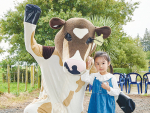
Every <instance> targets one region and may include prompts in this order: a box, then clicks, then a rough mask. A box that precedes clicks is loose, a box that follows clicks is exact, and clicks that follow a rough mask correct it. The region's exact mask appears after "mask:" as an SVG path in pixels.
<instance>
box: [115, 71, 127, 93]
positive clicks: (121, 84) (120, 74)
mask: <svg viewBox="0 0 150 113" xmlns="http://www.w3.org/2000/svg"><path fill="white" fill-rule="evenodd" d="M113 75H119V80H118V81H117V83H118V86H119V85H120V87H121V91H123V85H125V77H124V75H123V74H122V73H114V74H113ZM117 78H118V77H117Z"/></svg>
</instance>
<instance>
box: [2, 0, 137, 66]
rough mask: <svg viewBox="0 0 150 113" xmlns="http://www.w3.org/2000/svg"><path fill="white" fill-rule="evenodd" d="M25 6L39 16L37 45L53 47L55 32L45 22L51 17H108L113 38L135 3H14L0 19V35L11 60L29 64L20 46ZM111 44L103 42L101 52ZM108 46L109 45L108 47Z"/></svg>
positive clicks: (109, 0) (57, 0)
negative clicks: (32, 6) (36, 10)
mask: <svg viewBox="0 0 150 113" xmlns="http://www.w3.org/2000/svg"><path fill="white" fill-rule="evenodd" d="M26 4H36V5H38V6H39V7H40V8H41V10H42V13H41V16H40V19H39V21H38V23H37V29H36V34H35V38H36V40H37V42H38V43H40V44H41V45H49V44H52V45H53V44H54V43H53V39H54V37H55V34H56V33H57V31H58V30H53V29H51V28H50V27H49V24H48V23H49V20H50V19H51V18H52V17H60V18H61V19H64V20H67V19H69V18H72V17H84V18H85V17H86V16H87V17H90V18H92V17H93V16H98V17H102V18H104V19H107V18H108V17H109V18H110V19H112V20H113V22H114V24H115V27H116V29H115V30H114V31H113V32H114V34H113V35H111V36H112V37H113V38H116V39H117V37H119V36H120V35H122V33H121V32H120V31H121V30H122V26H121V25H123V24H126V22H129V21H130V20H131V16H132V15H133V12H134V10H135V9H136V8H137V5H138V3H137V2H135V3H133V4H131V3H128V2H125V0H120V1H116V0H106V1H105V0H95V1H94V2H93V1H92V0H88V1H87V0H27V1H24V2H23V3H16V7H15V8H16V11H11V10H10V11H8V12H7V13H6V14H5V15H4V17H3V19H1V20H0V36H1V37H2V38H3V39H5V40H7V41H8V42H9V43H10V44H11V45H12V47H11V48H10V49H9V50H8V52H9V53H10V54H11V56H12V57H11V59H12V60H14V61H19V62H24V61H25V62H27V63H29V64H31V63H33V62H35V60H34V59H33V58H32V57H31V56H30V54H27V52H26V50H25V45H24V38H23V37H24V32H23V19H24V10H25V6H26ZM112 44H113V41H112V39H111V38H109V39H107V40H106V42H105V43H104V47H103V48H104V49H105V50H108V48H109V47H110V46H111V45H112ZM108 45H110V46H108Z"/></svg>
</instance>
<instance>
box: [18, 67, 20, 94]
mask: <svg viewBox="0 0 150 113" xmlns="http://www.w3.org/2000/svg"><path fill="white" fill-rule="evenodd" d="M19 75H20V69H19V65H18V73H17V91H18V93H19V79H20V77H19Z"/></svg>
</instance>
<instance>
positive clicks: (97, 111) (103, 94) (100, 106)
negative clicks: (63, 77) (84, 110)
mask: <svg viewBox="0 0 150 113" xmlns="http://www.w3.org/2000/svg"><path fill="white" fill-rule="evenodd" d="M92 60H93V59H92V58H90V60H88V63H87V65H88V70H87V72H86V73H84V74H83V75H82V76H81V80H82V81H84V82H87V83H90V84H93V88H92V94H91V98H90V102H89V108H88V113H115V101H116V100H115V98H114V97H117V96H118V95H119V93H120V89H119V87H118V84H117V80H116V78H115V76H114V75H113V74H111V73H108V72H107V69H108V66H110V57H109V56H108V54H107V53H106V52H100V51H99V52H97V53H96V54H95V57H94V64H95V67H96V69H97V71H98V73H92V74H90V75H89V69H90V67H91V62H92Z"/></svg>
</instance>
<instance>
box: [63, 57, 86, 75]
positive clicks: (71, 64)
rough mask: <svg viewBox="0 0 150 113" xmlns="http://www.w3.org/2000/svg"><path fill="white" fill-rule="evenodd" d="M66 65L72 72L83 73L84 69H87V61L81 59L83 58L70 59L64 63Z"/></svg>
mask: <svg viewBox="0 0 150 113" xmlns="http://www.w3.org/2000/svg"><path fill="white" fill-rule="evenodd" d="M64 67H65V68H66V69H67V70H68V72H70V73H71V74H81V73H82V72H83V71H85V70H86V63H85V62H84V61H81V60H76V59H68V60H67V61H66V62H65V63H64Z"/></svg>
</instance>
